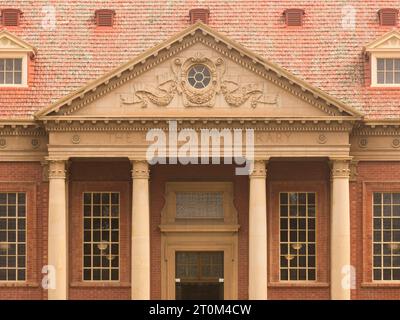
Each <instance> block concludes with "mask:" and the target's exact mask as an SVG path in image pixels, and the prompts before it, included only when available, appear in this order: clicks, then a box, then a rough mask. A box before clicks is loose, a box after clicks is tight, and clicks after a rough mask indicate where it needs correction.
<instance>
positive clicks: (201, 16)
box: [189, 8, 210, 24]
mask: <svg viewBox="0 0 400 320" xmlns="http://www.w3.org/2000/svg"><path fill="white" fill-rule="evenodd" d="M189 17H190V23H191V24H194V23H196V22H197V21H201V22H203V23H205V24H208V19H209V17H210V10H208V9H204V8H195V9H191V10H190V11H189Z"/></svg>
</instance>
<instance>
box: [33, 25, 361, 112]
mask: <svg viewBox="0 0 400 320" xmlns="http://www.w3.org/2000/svg"><path fill="white" fill-rule="evenodd" d="M198 44H201V45H203V46H205V47H207V48H209V49H210V50H213V52H215V53H216V54H218V55H220V57H219V58H218V59H215V60H211V59H209V58H208V57H201V56H198V55H196V54H195V55H193V56H192V57H186V59H182V60H180V59H179V55H180V54H181V53H182V52H183V51H184V50H186V49H188V48H191V47H193V46H195V45H198ZM186 51H187V50H186ZM174 58H176V59H174ZM196 59H197V60H196ZM167 60H171V61H174V63H173V66H171V67H172V68H176V69H177V73H176V77H175V78H172V79H166V80H165V81H164V82H160V81H154V83H156V85H155V88H154V90H142V91H141V92H139V93H138V92H137V91H135V95H134V96H133V97H130V98H129V97H126V98H123V99H122V100H124V99H125V103H127V104H130V103H136V102H139V104H141V105H142V107H143V108H145V107H147V105H148V104H149V103H150V102H151V103H155V105H157V106H160V107H165V105H168V104H169V103H170V101H171V100H172V99H173V96H174V95H176V94H181V95H182V97H183V98H184V104H185V106H186V107H191V106H194V107H212V106H213V101H214V98H215V94H217V93H219V94H220V95H222V96H223V97H224V98H225V102H226V103H227V104H228V105H230V106H231V107H232V108H235V107H238V106H241V105H242V104H243V103H244V102H246V101H250V102H251V106H252V107H253V108H256V107H257V104H259V103H267V104H276V98H274V96H273V95H272V96H268V95H265V94H263V93H262V92H260V90H259V89H257V88H254V87H253V88H251V87H249V86H248V85H247V84H244V83H243V84H242V83H229V82H228V81H229V79H223V71H221V70H219V69H223V68H222V67H223V63H224V61H225V60H229V61H230V62H233V63H236V64H237V65H239V66H241V67H243V68H245V69H246V70H247V71H249V72H252V73H253V74H255V75H256V76H259V77H261V78H263V79H264V80H267V81H269V82H270V83H271V84H272V85H274V86H276V87H278V88H280V89H281V90H284V91H285V92H288V93H291V94H292V95H293V96H296V97H298V98H300V99H302V100H303V101H305V102H306V103H308V104H310V105H312V106H315V107H316V108H318V109H319V110H321V111H323V112H324V113H325V114H326V115H329V116H339V117H340V116H343V117H345V116H353V117H354V118H360V117H361V114H360V113H359V112H358V111H356V110H354V109H353V108H351V107H349V106H347V105H346V104H344V103H342V102H340V101H338V100H337V99H335V98H333V97H330V96H329V95H328V94H326V93H325V92H323V91H321V90H319V89H317V88H315V87H313V86H311V85H309V84H307V83H305V82H304V81H302V80H300V79H298V78H297V77H295V76H294V75H291V74H290V73H289V72H287V71H286V70H284V69H282V68H280V67H278V66H276V65H274V64H273V63H271V62H270V61H267V60H265V59H263V58H261V57H259V56H258V55H256V54H254V53H252V52H250V51H248V50H247V49H245V48H243V47H242V46H240V45H239V44H237V43H234V42H232V41H231V40H229V39H227V38H226V37H225V36H223V35H220V34H218V33H217V32H215V31H214V30H212V29H210V28H209V27H208V26H206V25H203V24H202V23H196V24H195V25H193V26H191V27H189V28H188V29H186V30H184V31H183V32H181V33H179V34H178V35H176V36H175V37H173V38H172V39H170V40H168V41H167V42H164V43H162V44H160V45H159V46H157V47H155V48H153V49H151V50H149V51H147V52H145V53H144V54H142V55H140V56H138V57H137V58H135V59H134V60H132V61H130V62H128V63H126V64H125V65H123V66H121V67H119V68H118V69H116V70H114V71H112V72H110V73H109V74H107V75H105V76H103V77H101V78H100V79H98V80H96V81H94V82H92V83H90V84H88V85H87V86H85V87H83V88H81V89H79V90H77V91H76V92H73V93H71V94H70V95H68V96H66V97H64V98H63V99H61V100H60V101H58V102H56V103H55V104H53V105H52V106H50V107H48V108H45V109H43V110H41V111H39V112H38V113H37V114H36V116H37V117H38V118H39V119H44V118H46V117H47V116H54V115H58V116H69V115H72V114H74V113H77V112H78V111H79V110H80V109H82V108H83V107H84V106H86V105H88V104H91V103H93V102H95V101H96V100H98V99H99V98H100V97H103V96H105V95H106V94H109V93H111V92H113V91H115V90H116V89H118V88H120V87H121V86H123V85H124V84H126V83H127V82H128V81H132V80H133V79H136V78H137V77H139V76H141V75H142V74H144V73H146V72H147V71H149V70H150V69H153V68H155V67H156V66H158V65H160V64H161V63H164V62H166V61H167ZM196 61H197V62H198V61H202V64H204V65H206V66H207V67H208V68H209V70H210V72H211V73H212V74H213V75H214V76H215V77H214V79H215V80H216V81H215V83H212V84H211V85H209V86H208V87H209V88H210V90H208V88H207V90H203V91H202V92H201V93H199V92H198V91H197V92H192V91H193V90H190V87H188V86H186V85H185V83H184V82H182V74H183V73H185V72H187V71H188V70H189V69H190V67H191V66H192V65H193V64H195V63H196ZM229 85H233V88H228V86H229ZM160 86H161V87H160ZM160 89H161V90H160ZM139 91H140V90H139ZM135 99H136V100H135ZM122 103H124V101H122ZM160 110H161V109H160Z"/></svg>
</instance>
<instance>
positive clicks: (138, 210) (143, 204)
mask: <svg viewBox="0 0 400 320" xmlns="http://www.w3.org/2000/svg"><path fill="white" fill-rule="evenodd" d="M131 248H132V249H131V250H132V252H131V261H132V267H131V283H132V284H131V286H132V299H133V300H149V299H150V211H149V168H148V164H147V162H145V161H133V162H132V245H131Z"/></svg>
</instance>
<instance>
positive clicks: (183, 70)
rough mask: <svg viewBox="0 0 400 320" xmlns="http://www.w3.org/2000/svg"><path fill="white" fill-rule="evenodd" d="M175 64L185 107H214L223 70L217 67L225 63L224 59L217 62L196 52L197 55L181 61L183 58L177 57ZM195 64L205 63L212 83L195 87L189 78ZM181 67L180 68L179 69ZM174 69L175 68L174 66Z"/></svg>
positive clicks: (179, 91)
mask: <svg viewBox="0 0 400 320" xmlns="http://www.w3.org/2000/svg"><path fill="white" fill-rule="evenodd" d="M174 63H175V65H176V66H177V67H178V71H179V72H178V73H177V77H178V79H179V80H178V81H179V84H180V88H179V89H180V90H178V93H179V94H182V97H183V105H184V106H185V107H212V106H214V104H215V95H216V93H217V91H218V86H219V83H220V77H221V72H217V68H219V67H222V66H223V65H224V61H223V60H222V59H221V58H218V59H217V60H216V61H215V62H213V61H212V60H210V59H208V58H206V57H202V56H201V55H200V54H196V56H195V57H191V58H189V59H186V61H185V62H183V63H182V62H181V59H175V62H174ZM195 65H204V66H205V67H207V68H208V69H209V71H210V74H211V81H210V83H209V84H208V85H207V86H205V87H204V88H202V89H196V88H194V87H193V86H192V85H191V84H190V83H189V80H188V72H189V70H190V69H191V68H192V67H193V66H195ZM179 69H180V70H179ZM173 70H174V68H173Z"/></svg>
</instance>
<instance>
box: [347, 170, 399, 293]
mask: <svg viewBox="0 0 400 320" xmlns="http://www.w3.org/2000/svg"><path fill="white" fill-rule="evenodd" d="M373 191H393V192H394V191H396V192H399V191H400V162H360V163H359V164H358V176H357V181H356V182H351V183H350V200H351V203H350V206H351V253H352V254H351V257H352V260H351V263H352V265H353V266H354V267H355V268H356V289H355V290H352V299H396V300H398V299H400V285H384V286H379V285H371V284H370V282H371V279H372V277H371V261H370V259H369V257H370V256H371V254H372V253H371V251H372V245H371V241H372V240H371V234H370V232H368V229H370V228H369V227H368V226H369V225H370V223H369V222H370V220H371V219H372V217H371V208H370V205H371V196H372V192H373Z"/></svg>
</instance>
